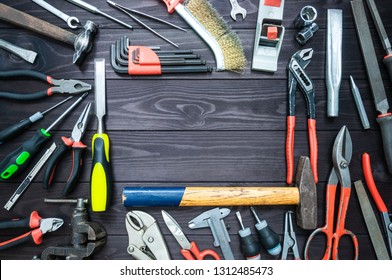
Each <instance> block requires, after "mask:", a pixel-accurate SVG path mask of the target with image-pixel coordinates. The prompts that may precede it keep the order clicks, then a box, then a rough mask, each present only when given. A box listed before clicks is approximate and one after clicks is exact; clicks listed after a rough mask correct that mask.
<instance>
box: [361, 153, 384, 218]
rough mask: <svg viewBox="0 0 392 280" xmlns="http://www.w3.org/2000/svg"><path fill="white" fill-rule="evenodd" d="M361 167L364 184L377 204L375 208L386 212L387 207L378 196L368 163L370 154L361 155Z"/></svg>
mask: <svg viewBox="0 0 392 280" xmlns="http://www.w3.org/2000/svg"><path fill="white" fill-rule="evenodd" d="M362 169H363V174H364V176H365V181H366V185H367V186H368V188H369V191H370V193H371V195H372V197H373V199H374V202H375V203H376V205H377V208H378V210H379V211H380V212H383V213H387V212H388V209H387V207H386V205H385V203H384V201H383V199H382V198H381V196H380V193H379V192H378V190H377V186H376V184H375V182H374V178H373V173H372V166H371V164H370V156H369V154H367V153H364V154H363V155H362Z"/></svg>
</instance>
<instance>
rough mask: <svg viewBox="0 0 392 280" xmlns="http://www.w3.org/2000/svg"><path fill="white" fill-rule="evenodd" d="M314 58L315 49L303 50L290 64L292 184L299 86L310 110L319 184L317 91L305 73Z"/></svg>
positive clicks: (311, 141)
mask: <svg viewBox="0 0 392 280" xmlns="http://www.w3.org/2000/svg"><path fill="white" fill-rule="evenodd" d="M312 56H313V49H311V48H308V49H303V50H300V51H298V52H296V53H295V54H294V55H293V56H292V57H291V59H290V61H289V64H288V67H287V68H288V90H289V101H288V105H289V110H288V116H287V135H286V161H287V177H286V181H287V183H288V184H291V183H292V181H293V176H294V133H295V95H296V92H297V86H299V88H300V89H301V91H302V93H303V94H304V96H305V100H306V105H307V110H308V137H309V146H310V163H311V166H312V171H313V176H314V181H315V182H316V183H317V182H318V175H317V157H318V145H317V135H316V109H315V101H314V98H315V89H314V85H313V82H312V80H311V79H310V78H309V77H308V75H307V74H306V73H305V71H304V68H306V66H308V64H309V63H310V59H311V58H312Z"/></svg>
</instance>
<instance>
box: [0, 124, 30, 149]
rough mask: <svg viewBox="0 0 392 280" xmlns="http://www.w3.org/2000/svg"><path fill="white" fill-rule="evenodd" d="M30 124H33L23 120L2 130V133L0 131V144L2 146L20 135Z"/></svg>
mask: <svg viewBox="0 0 392 280" xmlns="http://www.w3.org/2000/svg"><path fill="white" fill-rule="evenodd" d="M32 123H33V122H32V121H31V120H30V119H24V120H21V121H20V122H18V123H15V124H13V125H11V126H9V127H7V128H5V129H3V130H2V131H0V144H3V143H5V142H7V141H9V140H11V139H13V138H15V137H16V136H18V135H20V134H22V132H23V131H25V130H26V129H27V128H29V127H30V126H31V125H32Z"/></svg>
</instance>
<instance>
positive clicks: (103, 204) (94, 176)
mask: <svg viewBox="0 0 392 280" xmlns="http://www.w3.org/2000/svg"><path fill="white" fill-rule="evenodd" d="M109 144H110V143H109V137H108V135H107V134H94V137H93V144H92V150H93V162H92V170H91V180H90V182H91V185H90V193H91V209H92V211H94V212H103V211H106V209H107V207H108V203H109V199H110V195H111V189H112V174H111V168H110V163H109Z"/></svg>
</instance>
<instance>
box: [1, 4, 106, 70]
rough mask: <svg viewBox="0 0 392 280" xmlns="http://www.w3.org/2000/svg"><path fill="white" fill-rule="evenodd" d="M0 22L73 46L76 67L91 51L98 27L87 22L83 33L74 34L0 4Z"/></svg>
mask: <svg viewBox="0 0 392 280" xmlns="http://www.w3.org/2000/svg"><path fill="white" fill-rule="evenodd" d="M0 20H4V21H7V22H9V23H12V24H15V25H17V26H20V27H22V28H25V29H28V30H31V31H34V32H37V33H39V34H42V35H45V36H47V37H50V38H52V39H55V40H58V41H61V42H64V43H67V44H69V45H71V46H73V47H74V49H75V53H74V55H73V63H75V64H76V65H81V64H82V62H83V60H84V59H85V57H86V55H87V54H88V53H89V52H90V51H91V48H92V44H93V39H94V37H95V34H96V33H97V31H98V26H97V25H96V24H95V23H94V22H92V21H90V20H88V21H87V22H86V24H85V26H84V29H83V31H82V32H81V33H79V34H74V33H72V32H69V31H67V30H64V29H62V28H60V27H58V26H56V25H53V24H51V23H49V22H46V21H43V20H41V19H39V18H36V17H33V16H31V15H29V14H26V13H24V12H21V11H19V10H16V9H14V8H11V7H9V6H7V5H4V4H1V3H0Z"/></svg>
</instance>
